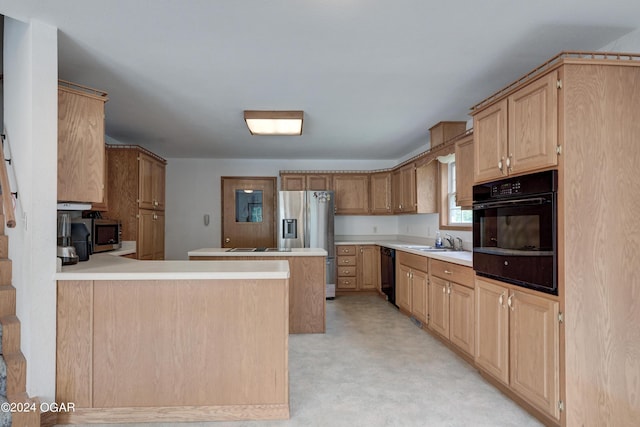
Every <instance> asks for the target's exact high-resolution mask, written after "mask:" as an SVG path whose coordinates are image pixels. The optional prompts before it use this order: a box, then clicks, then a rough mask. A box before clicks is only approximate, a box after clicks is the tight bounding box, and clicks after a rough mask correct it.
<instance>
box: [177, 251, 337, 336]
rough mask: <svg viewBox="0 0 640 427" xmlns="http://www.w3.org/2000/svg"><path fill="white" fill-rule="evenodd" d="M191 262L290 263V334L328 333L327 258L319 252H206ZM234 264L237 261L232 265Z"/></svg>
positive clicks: (193, 254) (196, 254) (196, 253)
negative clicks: (259, 261)
mask: <svg viewBox="0 0 640 427" xmlns="http://www.w3.org/2000/svg"><path fill="white" fill-rule="evenodd" d="M188 255H189V259H190V260H198V261H203V260H209V261H210V260H227V261H228V262H240V261H243V262H244V263H246V262H247V261H258V260H262V261H265V260H283V261H288V263H289V271H290V274H291V276H290V279H289V332H290V333H292V334H313V333H324V332H325V311H326V257H327V251H325V250H324V249H319V248H292V249H286V250H277V249H269V250H256V248H233V249H229V248H202V249H196V250H193V251H189V253H188ZM231 260H233V261H231Z"/></svg>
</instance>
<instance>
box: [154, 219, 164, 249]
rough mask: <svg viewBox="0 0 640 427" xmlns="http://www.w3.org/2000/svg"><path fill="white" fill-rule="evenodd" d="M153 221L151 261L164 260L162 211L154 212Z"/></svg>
mask: <svg viewBox="0 0 640 427" xmlns="http://www.w3.org/2000/svg"><path fill="white" fill-rule="evenodd" d="M154 213H155V217H154V219H153V259H154V260H163V259H164V211H159V212H154Z"/></svg>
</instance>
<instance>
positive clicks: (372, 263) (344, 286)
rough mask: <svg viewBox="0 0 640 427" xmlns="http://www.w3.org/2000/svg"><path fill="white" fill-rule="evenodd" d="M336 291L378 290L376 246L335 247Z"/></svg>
mask: <svg viewBox="0 0 640 427" xmlns="http://www.w3.org/2000/svg"><path fill="white" fill-rule="evenodd" d="M336 257H337V268H338V283H337V285H336V290H338V291H375V290H379V289H380V248H379V247H378V246H376V245H337V246H336Z"/></svg>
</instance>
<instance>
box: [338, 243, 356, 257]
mask: <svg viewBox="0 0 640 427" xmlns="http://www.w3.org/2000/svg"><path fill="white" fill-rule="evenodd" d="M355 254H356V247H355V246H354V245H338V246H336V255H338V256H340V255H355Z"/></svg>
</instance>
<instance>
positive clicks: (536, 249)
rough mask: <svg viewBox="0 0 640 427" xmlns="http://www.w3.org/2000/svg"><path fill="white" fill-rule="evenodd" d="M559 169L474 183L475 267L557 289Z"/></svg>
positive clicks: (545, 289)
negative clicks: (484, 182)
mask: <svg viewBox="0 0 640 427" xmlns="http://www.w3.org/2000/svg"><path fill="white" fill-rule="evenodd" d="M557 179H558V177H557V171H556V170H551V171H544V172H538V173H534V174H530V175H524V176H519V177H514V178H507V179H504V180H500V181H494V182H490V183H486V184H479V185H475V186H474V187H473V269H474V270H475V271H476V274H478V275H480V276H485V277H490V278H494V279H498V280H502V281H504V282H508V283H512V284H515V285H519V286H524V287H527V288H531V289H535V290H538V291H542V292H546V293H549V294H553V295H558V284H557V280H558V279H557V277H558V273H557V269H558V261H557V258H558V257H557V236H556V234H557V189H558V183H557Z"/></svg>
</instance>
